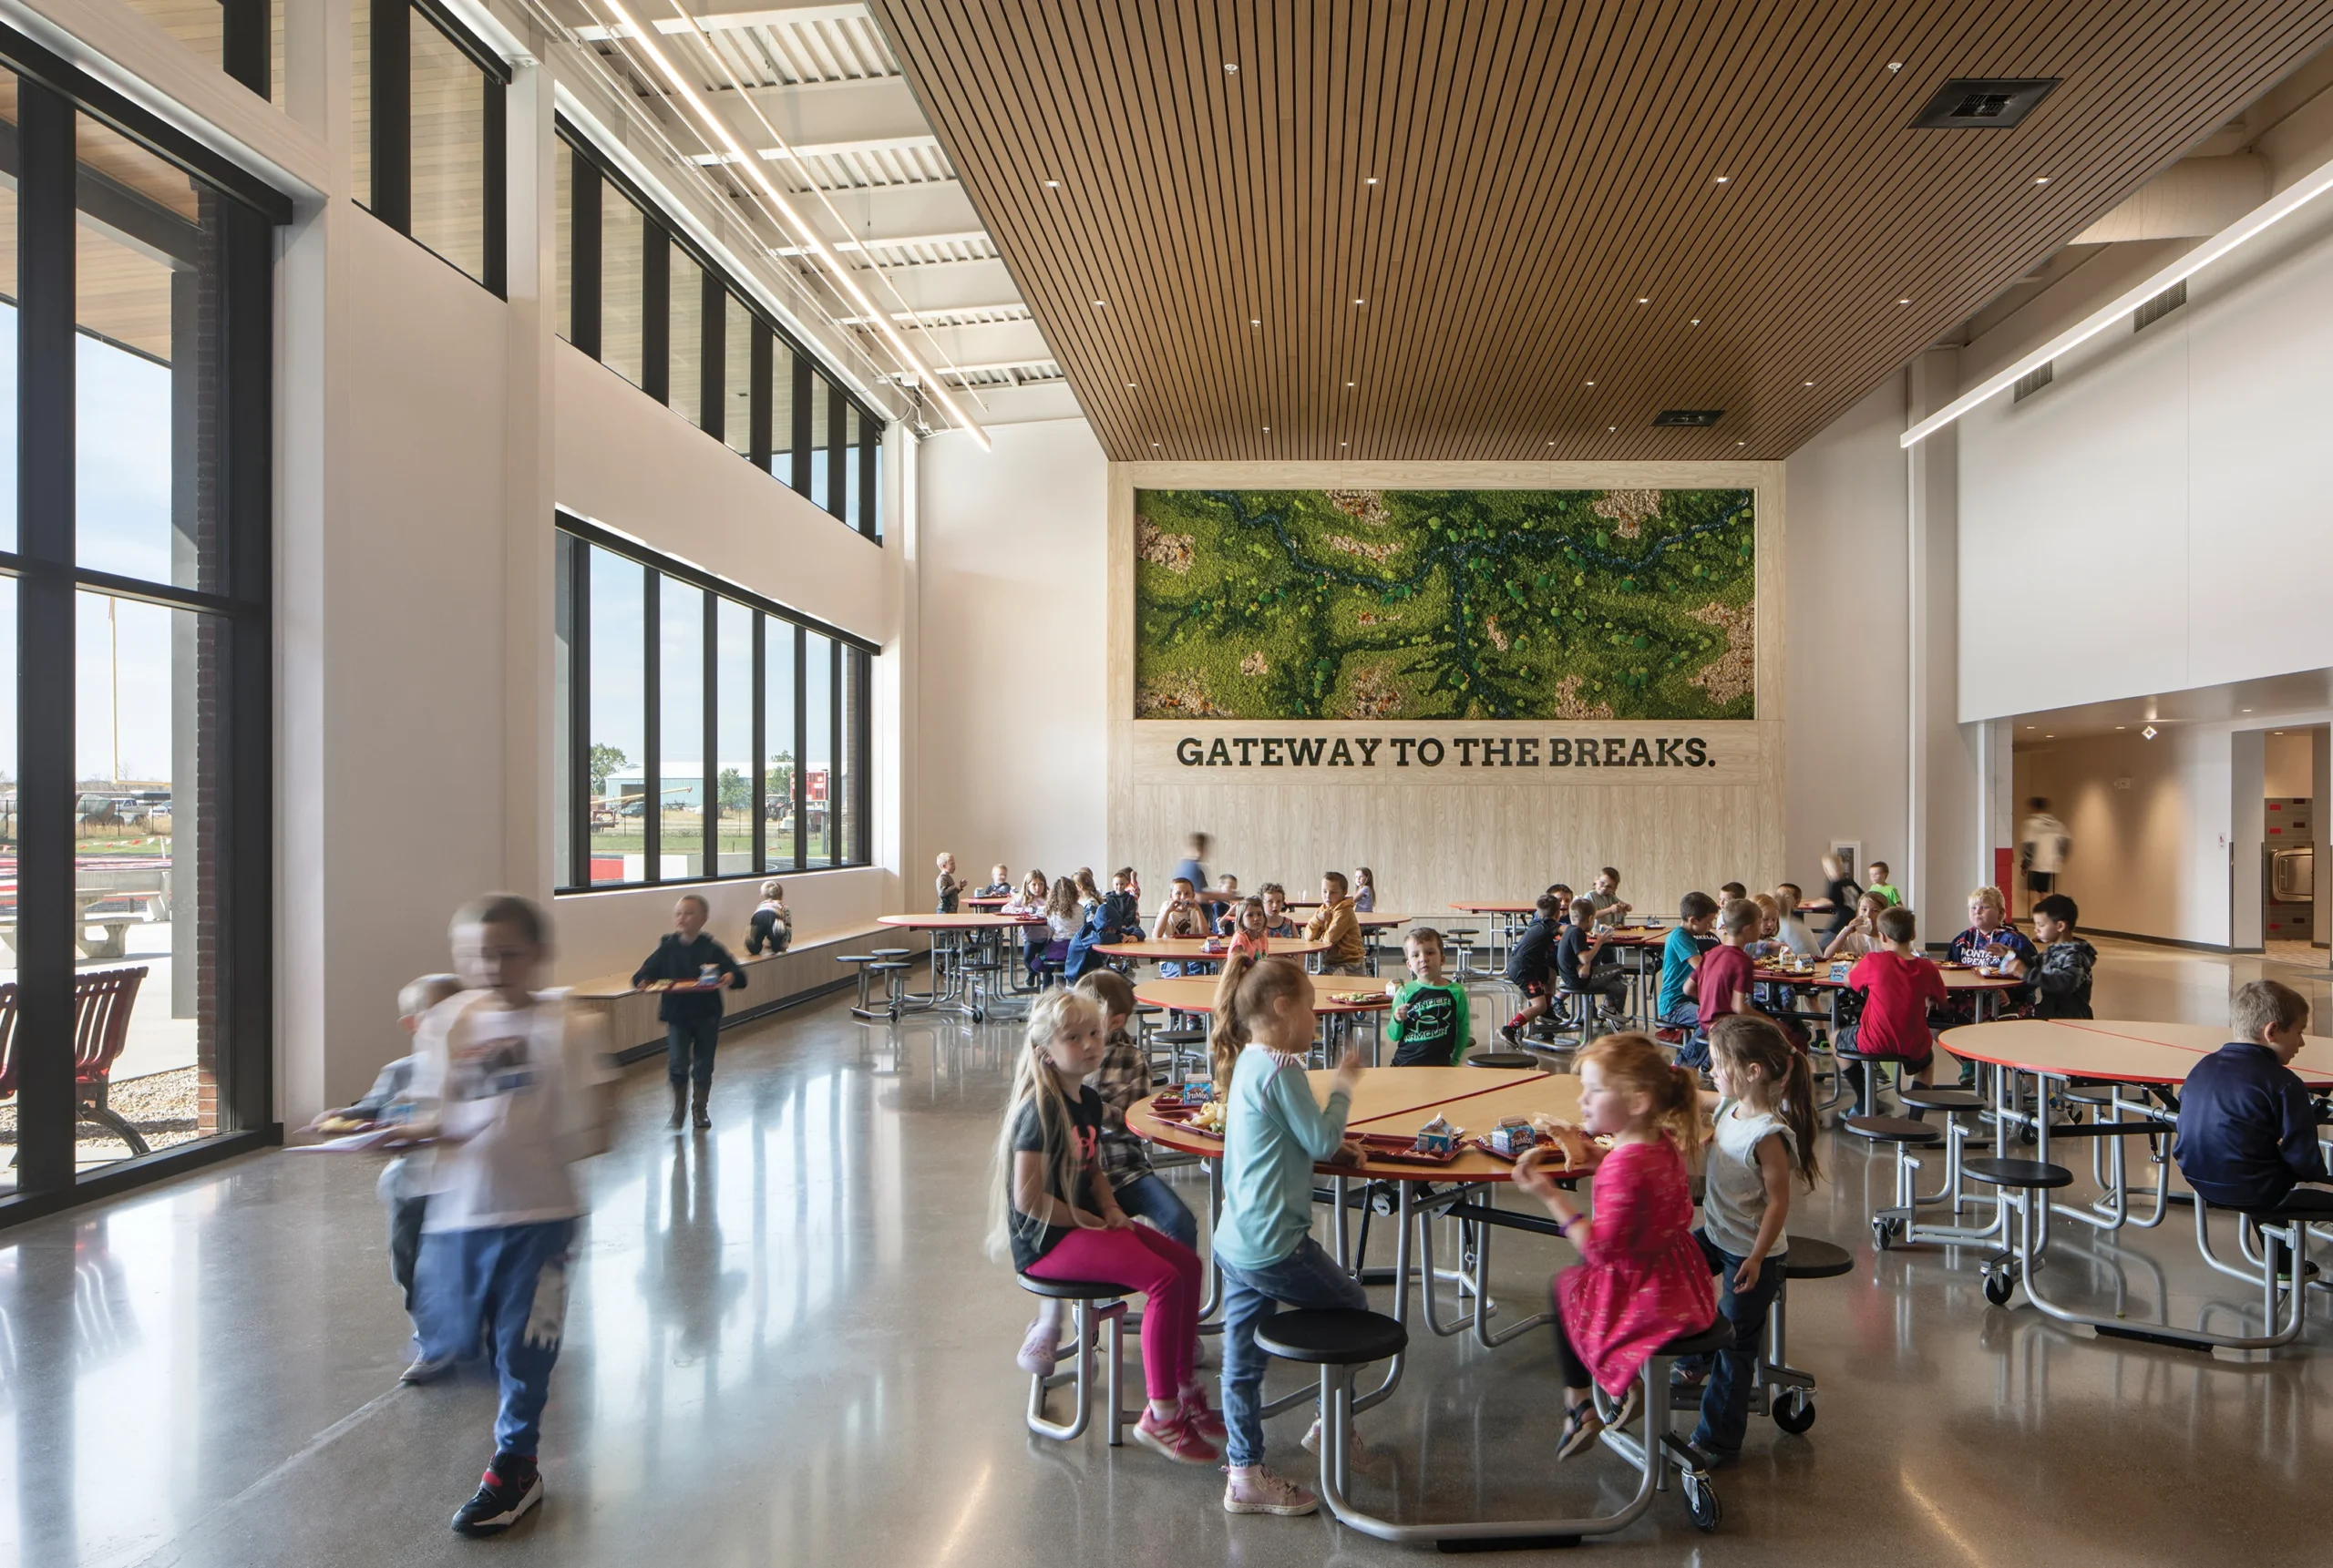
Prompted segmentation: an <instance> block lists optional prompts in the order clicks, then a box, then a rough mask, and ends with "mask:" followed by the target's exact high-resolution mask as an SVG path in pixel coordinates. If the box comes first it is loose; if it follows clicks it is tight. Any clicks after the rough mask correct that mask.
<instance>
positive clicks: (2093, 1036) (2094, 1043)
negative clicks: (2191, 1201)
mask: <svg viewBox="0 0 2333 1568" xmlns="http://www.w3.org/2000/svg"><path fill="white" fill-rule="evenodd" d="M2227 1039H2228V1034H2227V1030H2225V1029H2223V1028H2220V1027H2217V1026H2215V1025H2211V1024H2183V1023H2157V1022H2152V1021H2144V1020H2127V1019H2008V1020H2002V1021H2000V1022H1999V1023H1981V1024H1970V1025H1967V1026H1964V1027H1962V1028H1960V1029H1953V1030H1946V1031H1945V1032H1944V1034H1943V1035H1942V1037H1941V1040H1942V1043H1943V1045H1944V1048H1945V1049H1946V1050H1949V1051H1950V1052H1952V1053H1953V1055H1955V1056H1957V1057H1959V1058H1961V1059H1962V1060H1963V1061H1978V1062H1983V1063H1986V1064H1988V1065H1989V1066H1991V1067H1992V1068H1994V1069H1995V1071H1994V1074H1993V1079H1994V1088H1993V1115H1994V1117H1995V1121H1996V1131H1997V1133H1998V1136H1999V1143H1998V1145H1997V1147H1998V1148H1999V1153H2000V1154H2001V1155H2002V1156H2003V1157H2007V1156H2008V1155H2009V1152H2010V1138H2011V1136H2012V1134H2011V1129H2012V1128H2013V1127H2020V1126H2022V1127H2027V1128H2030V1129H2031V1131H2032V1133H2033V1138H2034V1148H2033V1158H2034V1159H2035V1160H2036V1161H2040V1162H2045V1163H2046V1162H2048V1160H2049V1158H2050V1140H2051V1137H2052V1135H2053V1133H2054V1135H2055V1136H2057V1137H2058V1138H2061V1139H2063V1138H2068V1137H2085V1138H2106V1139H2109V1140H2111V1141H2112V1145H2111V1146H2112V1149H2113V1151H2114V1158H2113V1159H2112V1161H2111V1162H2110V1164H2111V1168H2112V1175H2111V1176H2110V1177H2109V1178H2108V1179H2107V1181H2106V1183H2105V1184H2106V1185H2107V1186H2108V1187H2109V1189H2110V1190H2109V1191H2108V1193H2107V1194H2106V1195H2105V1197H2103V1198H2102V1199H2101V1200H2100V1201H2099V1202H2098V1203H2096V1204H2091V1205H2088V1206H2086V1207H2077V1206H2074V1205H2071V1204H2050V1203H2047V1202H2045V1201H2042V1199H2041V1195H2038V1194H2037V1195H2036V1198H2035V1200H2034V1206H2035V1209H2036V1214H2035V1216H2034V1218H2033V1219H2031V1220H2030V1221H2029V1222H2028V1224H2029V1225H2030V1227H2031V1229H2032V1232H2033V1235H2032V1237H2031V1239H2030V1243H2029V1246H2030V1251H2029V1252H2028V1253H2027V1254H2026V1255H2025V1256H2024V1257H2023V1258H2021V1259H2020V1266H2021V1273H2022V1282H2023V1284H2024V1286H2025V1293H2026V1296H2027V1299H2029V1300H2030V1301H2031V1302H2032V1303H2033V1305H2034V1306H2035V1307H2037V1308H2039V1309H2040V1311H2042V1312H2043V1313H2045V1314H2047V1315H2048V1316H2049V1317H2051V1318H2053V1319H2055V1320H2056V1321H2057V1322H2059V1323H2061V1324H2062V1325H2064V1326H2066V1327H2070V1328H2072V1329H2074V1330H2076V1331H2077V1332H2082V1333H2089V1334H2099V1333H2104V1334H2112V1335H2123V1336H2132V1337H2140V1338H2146V1339H2153V1340H2155V1341H2158V1342H2163V1343H2169V1344H2174V1345H2184V1346H2187V1347H2190V1348H2202V1349H2209V1350H2210V1351H2212V1352H2213V1353H2214V1354H2215V1355H2217V1356H2223V1357H2229V1358H2236V1359H2251V1358H2256V1357H2258V1356H2261V1355H2264V1354H2265V1353H2266V1350H2268V1349H2269V1348H2273V1347H2274V1346H2276V1345H2278V1344H2284V1343H2287V1342H2289V1341H2290V1340H2291V1339H2292V1338H2293V1337H2295V1336H2296V1335H2297V1332H2298V1328H2299V1324H2300V1322H2301V1321H2302V1319H2303V1318H2304V1317H2305V1314H2304V1313H2301V1312H2298V1311H2297V1312H2296V1313H2295V1314H2294V1321H2293V1325H2292V1327H2290V1328H2289V1329H2288V1330H2286V1331H2281V1332H2277V1331H2274V1330H2275V1329H2276V1313H2275V1311H2274V1310H2273V1304H2271V1309H2270V1310H2269V1311H2268V1313H2267V1317H2266V1329H2268V1330H2270V1332H2266V1333H2262V1334H2255V1335H2233V1336H2231V1335H2223V1334H2215V1333H2212V1332H2209V1331H2208V1330H2205V1329H2204V1328H2201V1327H2197V1328H2187V1327H2181V1326H2178V1325H2173V1324H2168V1323H2163V1324H2155V1323H2134V1322H2133V1320H2132V1319H2130V1318H2128V1317H2120V1316H2118V1317H2098V1316H2095V1315H2092V1314H2090V1313H2084V1312H2081V1311H2078V1310H2075V1309H2073V1308H2071V1307H2063V1306H2061V1305H2060V1304H2058V1303H2057V1302H2054V1301H2051V1300H2050V1299H2049V1298H2048V1296H2046V1295H2043V1294H2040V1293H2037V1292H2036V1291H2035V1290H2034V1288H2033V1273H2032V1270H2031V1262H2032V1261H2033V1260H2038V1259H2039V1258H2040V1256H2041V1255H2043V1254H2044V1253H2045V1252H2046V1251H2047V1249H2048V1245H2049V1219H2050V1215H2051V1214H2057V1215H2060V1216H2062V1217H2064V1218H2067V1219H2071V1220H2077V1221H2081V1222H2082V1223H2084V1224H2087V1225H2092V1226H2095V1227H2096V1228H2098V1229H2100V1230H2106V1231H2113V1230H2119V1229H2121V1228H2122V1225H2123V1224H2124V1223H2125V1222H2126V1220H2128V1219H2129V1217H2130V1216H2129V1194H2128V1192H2127V1191H2126V1190H2124V1188H2123V1187H2122V1178H2121V1169H2122V1162H2121V1155H2120V1150H2121V1141H2122V1137H2123V1136H2126V1135H2133V1134H2146V1135H2152V1136H2158V1137H2160V1136H2165V1135H2168V1134H2169V1133H2170V1132H2171V1130H2172V1128H2173V1127H2174V1125H2175V1123H2176V1119H2177V1105H2178V1086H2179V1085H2180V1084H2182V1083H2184V1082H2185V1081H2186V1079H2187V1075H2188V1074H2189V1073H2190V1072H2192V1071H2194V1069H2195V1064H2196V1063H2197V1062H2199V1061H2203V1060H2204V1059H2205V1057H2207V1056H2209V1055H2211V1054H2212V1053H2213V1052H2214V1051H2216V1050H2219V1048H2220V1047H2221V1046H2222V1045H2224V1044H2225V1043H2226V1042H2227ZM2292 1068H2293V1071H2295V1072H2296V1073H2297V1074H2298V1075H2299V1076H2300V1079H2301V1081H2302V1082H2303V1083H2305V1084H2307V1085H2308V1087H2309V1088H2311V1089H2313V1090H2325V1089H2328V1088H2333V1039H2328V1038H2327V1037H2325V1036H2323V1035H2309V1036H2307V1037H2306V1038H2305V1039H2304V1040H2303V1042H2302V1045H2301V1049H2300V1051H2299V1053H2298V1054H2297V1056H2295V1057H2294V1059H2293V1062H2292ZM2020 1076H2023V1077H2027V1078H2030V1079H2034V1080H2037V1081H2039V1084H2040V1092H2039V1093H2038V1094H2037V1095H2036V1096H2035V1105H2034V1109H2033V1110H2031V1111H2028V1110H2026V1109H2025V1108H2024V1100H2023V1098H2022V1097H2021V1096H2020V1093H2019V1091H2018V1087H2017V1080H2018V1079H2019V1078H2020ZM2074 1079H2089V1080H2097V1081H2104V1082H2112V1083H2118V1084H2122V1083H2127V1084H2132V1085H2134V1086H2137V1087H2139V1088H2140V1089H2141V1090H2142V1091H2143V1092H2144V1093H2145V1094H2147V1095H2149V1096H2150V1097H2151V1098H2152V1099H2153V1100H2154V1101H2155V1102H2158V1103H2156V1104H2153V1105H2146V1104H2141V1103H2138V1102H2133V1101H2126V1100H2122V1099H2121V1098H2119V1097H2118V1098H2117V1100H2116V1101H2115V1102H2114V1104H2113V1106H2112V1108H2111V1110H2102V1112H2101V1116H2100V1119H2099V1120H2098V1121H2096V1122H2090V1123H2071V1124H2061V1125H2057V1126H2055V1127H2053V1126H2052V1124H2051V1122H2050V1115H2049V1106H2048V1085H2049V1083H2050V1082H2051V1081H2059V1082H2064V1081H2071V1080H2074ZM2110 1114H2111V1115H2112V1116H2113V1117H2114V1118H2115V1119H2114V1120H2107V1119H2106V1118H2107V1117H2108V1116H2109V1115H2110ZM2124 1117H2131V1118H2135V1119H2133V1120H2123V1119H2122V1118H2124ZM2092 1165H2093V1169H2096V1167H2097V1165H2098V1162H2097V1161H2096V1160H2093V1162H2092ZM2168 1173H2169V1168H2168V1167H2167V1166H2166V1167H2164V1171H2163V1177H2160V1178H2158V1180H2159V1181H2163V1183H2164V1185H2163V1186H2158V1187H2157V1188H2156V1190H2155V1196H2156V1200H2157V1201H2156V1205H2155V1214H2154V1217H2153V1219H2149V1220H2144V1221H2140V1222H2138V1223H2139V1224H2140V1225H2143V1226H2152V1225H2153V1224H2154V1223H2155V1222H2156V1221H2157V1220H2159V1219H2160V1218H2161V1217H2162V1213H2163V1204H2164V1202H2165V1200H2166V1199H2167V1197H2168V1193H2167V1191H2166V1188H2167V1177H2168ZM2195 1223H2196V1233H2197V1237H2198V1241H2199V1244H2200V1243H2202V1242H2203V1241H2204V1240H2205V1214H2204V1205H2203V1204H2197V1212H2196V1216H2195ZM1996 1227H1997V1231H1998V1234H1999V1239H2000V1240H2001V1242H2002V1244H2003V1245H2006V1244H2007V1227H2006V1225H2005V1224H2004V1223H2003V1222H2002V1221H2001V1220H2000V1219H1999V1218H1998V1217H1997V1220H1996ZM2205 1257H2206V1261H2214V1260H2212V1259H2211V1257H2210V1255H2209V1253H2208V1252H2206V1254H2205ZM2224 1272H2229V1273H2239V1274H2240V1271H2236V1270H2234V1269H2224ZM2301 1294H2302V1295H2304V1296H2305V1295H2306V1292H2303V1293H2301Z"/></svg>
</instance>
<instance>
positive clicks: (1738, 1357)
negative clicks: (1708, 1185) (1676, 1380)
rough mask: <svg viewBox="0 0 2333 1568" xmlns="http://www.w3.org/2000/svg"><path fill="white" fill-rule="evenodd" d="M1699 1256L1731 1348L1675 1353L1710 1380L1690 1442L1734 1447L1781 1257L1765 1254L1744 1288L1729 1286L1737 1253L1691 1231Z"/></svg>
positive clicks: (1778, 1282)
mask: <svg viewBox="0 0 2333 1568" xmlns="http://www.w3.org/2000/svg"><path fill="white" fill-rule="evenodd" d="M1693 1239H1694V1240H1695V1241H1697V1242H1700V1243H1701V1256H1702V1257H1703V1258H1705V1259H1707V1260H1708V1263H1709V1266H1710V1267H1711V1269H1712V1270H1714V1271H1715V1272H1716V1274H1717V1311H1718V1316H1719V1317H1722V1318H1724V1319H1725V1320H1726V1321H1727V1322H1728V1323H1731V1324H1732V1325H1733V1348H1732V1349H1731V1350H1721V1351H1719V1352H1718V1353H1717V1355H1716V1357H1715V1358H1713V1359H1714V1361H1715V1365H1714V1367H1712V1366H1711V1360H1712V1358H1709V1357H1701V1356H1694V1357H1680V1358H1678V1362H1677V1364H1678V1365H1679V1366H1680V1367H1683V1368H1686V1369H1687V1370H1689V1371H1702V1370H1707V1371H1708V1372H1709V1375H1710V1380H1709V1383H1708V1385H1707V1386H1706V1387H1704V1388H1703V1389H1702V1390H1701V1422H1700V1424H1699V1425H1697V1426H1695V1427H1694V1428H1693V1438H1692V1442H1693V1446H1694V1447H1695V1448H1698V1449H1714V1450H1718V1451H1719V1452H1721V1453H1739V1452H1740V1451H1741V1450H1742V1439H1743V1438H1744V1437H1745V1436H1747V1435H1748V1433H1749V1430H1750V1390H1751V1388H1752V1384H1753V1383H1754V1382H1755V1381H1756V1379H1757V1376H1758V1358H1759V1357H1760V1356H1761V1355H1762V1354H1763V1352H1764V1350H1765V1347H1766V1314H1767V1313H1768V1312H1769V1311H1770V1310H1772V1309H1773V1305H1774V1296H1775V1295H1776V1294H1777V1293H1778V1292H1780V1291H1781V1289H1782V1287H1783V1260H1782V1258H1781V1256H1780V1255H1769V1256H1768V1257H1767V1258H1766V1259H1765V1261H1764V1262H1763V1263H1762V1264H1760V1265H1759V1266H1758V1283H1757V1284H1755V1285H1753V1286H1751V1287H1750V1289H1749V1291H1748V1293H1747V1294H1737V1293H1736V1292H1735V1291H1734V1288H1733V1271H1734V1270H1735V1269H1737V1268H1740V1267H1741V1266H1742V1259H1741V1258H1739V1257H1737V1256H1735V1255H1733V1254H1732V1253H1730V1252H1728V1251H1726V1250H1725V1249H1724V1248H1723V1247H1721V1246H1720V1245H1717V1244H1716V1243H1715V1242H1713V1241H1711V1240H1710V1236H1709V1233H1708V1232H1707V1231H1695V1232H1694V1233H1693Z"/></svg>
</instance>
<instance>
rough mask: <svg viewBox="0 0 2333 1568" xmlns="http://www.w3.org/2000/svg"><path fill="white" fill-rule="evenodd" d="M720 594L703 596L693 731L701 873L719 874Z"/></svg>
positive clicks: (707, 874)
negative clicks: (699, 708)
mask: <svg viewBox="0 0 2333 1568" xmlns="http://www.w3.org/2000/svg"><path fill="white" fill-rule="evenodd" d="M720 666H721V596H720V595H719V594H716V593H708V594H706V595H705V596H704V727H703V728H702V729H700V730H699V731H698V732H697V733H698V734H700V735H701V736H703V737H704V744H703V745H702V746H700V747H698V748H697V749H698V750H699V751H701V752H703V753H704V757H703V759H702V760H700V761H699V762H698V764H697V765H696V771H697V791H698V794H700V796H701V797H702V798H703V800H704V810H703V811H701V812H699V813H698V815H699V816H700V817H701V818H702V819H703V821H704V874H705V875H706V876H720V875H721V804H720V795H719V793H718V791H717V789H716V788H715V785H716V784H718V782H719V773H720V770H719V768H718V767H717V766H716V765H715V761H714V760H715V759H716V758H718V757H719V756H720V754H721V730H720V723H721V709H720V703H719V697H720V690H721V688H720V681H721V671H720Z"/></svg>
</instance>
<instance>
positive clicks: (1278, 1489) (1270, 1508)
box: [1223, 1465, 1321, 1519]
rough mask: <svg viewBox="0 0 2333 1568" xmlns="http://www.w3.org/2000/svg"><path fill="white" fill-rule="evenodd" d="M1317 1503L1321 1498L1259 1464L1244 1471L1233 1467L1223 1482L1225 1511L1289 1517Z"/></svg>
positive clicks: (1317, 1505) (1302, 1512)
mask: <svg viewBox="0 0 2333 1568" xmlns="http://www.w3.org/2000/svg"><path fill="white" fill-rule="evenodd" d="M1320 1506H1321V1500H1320V1499H1319V1498H1317V1497H1315V1496H1313V1495H1312V1493H1311V1491H1310V1490H1309V1489H1307V1488H1305V1487H1300V1486H1299V1485H1297V1484H1296V1483H1295V1482H1294V1481H1290V1480H1289V1479H1288V1478H1287V1477H1285V1476H1279V1475H1274V1474H1273V1473H1272V1472H1271V1471H1268V1470H1266V1469H1265V1468H1264V1467H1263V1466H1262V1465H1258V1466H1257V1467H1256V1468H1255V1469H1253V1470H1251V1471H1248V1472H1246V1473H1245V1474H1241V1473H1240V1472H1239V1471H1232V1473H1231V1479H1230V1480H1228V1481H1225V1482H1224V1483H1223V1512H1226V1513H1277V1514H1280V1516H1281V1517H1283V1518H1290V1519H1292V1518H1295V1517H1297V1516H1298V1515H1300V1514H1306V1513H1310V1512H1312V1511H1313V1510H1315V1509H1317V1508H1319V1507H1320Z"/></svg>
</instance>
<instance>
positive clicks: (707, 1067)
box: [664, 1013, 721, 1086]
mask: <svg viewBox="0 0 2333 1568" xmlns="http://www.w3.org/2000/svg"><path fill="white" fill-rule="evenodd" d="M720 1043H721V1015H720V1014H719V1013H713V1014H710V1015H708V1016H706V1017H704V1018H687V1019H682V1018H676V1019H673V1020H671V1021H669V1022H668V1023H666V1024H665V1025H664V1076H665V1077H667V1078H669V1079H671V1080H672V1081H673V1082H674V1083H679V1082H682V1081H684V1080H685V1079H687V1078H688V1077H689V1076H690V1075H691V1072H692V1071H694V1075H695V1078H696V1081H697V1082H698V1084H699V1085H700V1086H702V1085H704V1084H708V1083H711V1082H712V1081H713V1048H714V1046H716V1045H719V1044H720ZM692 1054H694V1056H695V1057H696V1065H695V1067H694V1070H692V1068H691V1067H690V1065H689V1057H690V1056H691V1055H692Z"/></svg>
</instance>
